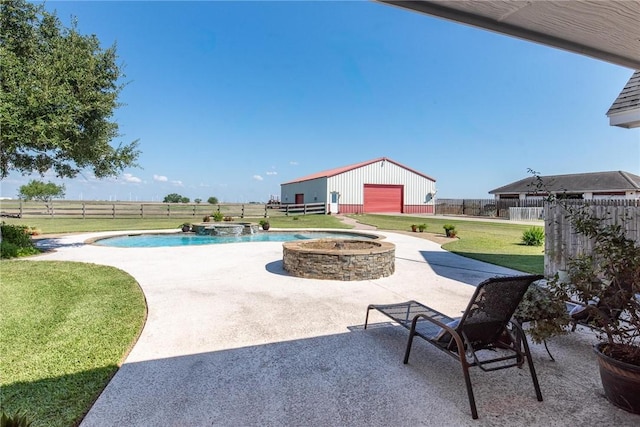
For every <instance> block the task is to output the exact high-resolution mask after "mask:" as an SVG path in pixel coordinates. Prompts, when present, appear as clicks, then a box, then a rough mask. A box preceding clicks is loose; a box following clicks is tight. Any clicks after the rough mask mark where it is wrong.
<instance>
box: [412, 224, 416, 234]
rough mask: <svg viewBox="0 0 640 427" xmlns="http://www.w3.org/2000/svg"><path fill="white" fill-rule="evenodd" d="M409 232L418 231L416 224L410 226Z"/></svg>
mask: <svg viewBox="0 0 640 427" xmlns="http://www.w3.org/2000/svg"><path fill="white" fill-rule="evenodd" d="M411 231H413V232H414V233H415V232H416V231H418V224H411Z"/></svg>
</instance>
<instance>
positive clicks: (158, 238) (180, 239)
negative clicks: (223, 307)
mask: <svg viewBox="0 0 640 427" xmlns="http://www.w3.org/2000/svg"><path fill="white" fill-rule="evenodd" d="M326 238H340V239H363V238H364V239H372V238H374V239H375V238H377V236H373V235H370V234H357V233H340V232H321V231H295V232H291V231H289V232H287V231H270V232H268V233H256V234H242V235H238V236H228V235H227V236H198V235H195V234H192V233H176V234H135V235H126V236H116V237H107V238H104V239H100V240H96V241H95V242H94V244H95V245H99V246H109V247H116V248H157V247H163V246H197V245H213V244H219V243H239V242H290V241H293V240H308V239H326Z"/></svg>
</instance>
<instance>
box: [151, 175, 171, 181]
mask: <svg viewBox="0 0 640 427" xmlns="http://www.w3.org/2000/svg"><path fill="white" fill-rule="evenodd" d="M153 180H154V181H158V182H167V181H169V178H167V177H166V176H164V175H153Z"/></svg>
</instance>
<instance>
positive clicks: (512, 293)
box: [364, 275, 543, 419]
mask: <svg viewBox="0 0 640 427" xmlns="http://www.w3.org/2000/svg"><path fill="white" fill-rule="evenodd" d="M542 278H543V276H539V275H526V276H514V277H499V278H492V279H488V280H485V281H484V282H482V283H480V284H479V285H478V287H477V288H476V291H475V293H474V294H473V297H472V298H471V301H470V302H469V305H468V306H467V309H466V310H465V311H464V313H463V314H462V317H461V318H459V319H453V318H450V317H447V316H445V315H444V314H442V313H440V312H438V311H436V310H434V309H432V308H430V307H427V306H426V305H423V304H421V303H419V302H417V301H407V302H403V303H398V304H384V305H382V304H380V305H379V304H371V305H369V306H368V308H367V316H366V319H365V324H364V328H365V329H366V328H367V323H368V321H369V312H370V311H371V310H372V309H375V310H378V311H379V312H381V313H383V314H385V315H386V316H388V317H390V318H391V319H393V320H394V321H395V322H397V323H398V324H400V325H401V326H403V327H405V328H406V329H408V330H409V339H408V341H407V347H406V350H405V355H404V363H405V364H406V363H408V362H409V354H410V352H411V346H412V344H413V338H414V337H415V336H419V337H420V338H423V339H425V340H426V341H427V342H428V343H430V344H433V345H434V346H435V347H436V348H438V349H440V350H442V351H443V352H444V353H445V354H447V355H449V356H451V357H453V358H454V359H456V360H458V361H459V362H460V365H461V367H462V373H463V375H464V380H465V383H466V386H467V395H468V397H469V405H470V407H471V416H472V417H473V419H477V418H478V411H477V409H476V403H475V398H474V395H473V388H472V386H471V378H470V376H469V367H471V366H478V367H479V368H480V369H482V370H483V371H487V372H488V371H495V370H498V369H506V368H511V367H521V366H522V365H523V363H524V359H526V360H527V363H528V367H529V372H530V374H531V379H532V380H533V386H534V388H535V392H536V397H537V399H538V401H542V393H541V391H540V386H539V384H538V378H537V376H536V372H535V368H534V366H533V361H532V360H531V353H530V351H529V345H528V343H527V339H526V336H525V335H524V332H523V330H522V328H521V326H520V324H519V323H518V322H516V321H512V319H511V317H512V316H513V313H514V311H515V310H516V307H517V306H518V304H519V303H520V300H521V299H522V297H523V296H524V293H525V292H526V291H527V288H528V287H529V285H530V284H531V283H533V282H535V281H537V280H540V279H542ZM485 350H486V351H485Z"/></svg>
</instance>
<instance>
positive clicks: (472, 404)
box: [460, 353, 478, 420]
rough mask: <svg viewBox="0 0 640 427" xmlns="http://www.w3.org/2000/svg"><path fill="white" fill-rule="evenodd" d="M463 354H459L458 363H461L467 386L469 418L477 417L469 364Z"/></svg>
mask: <svg viewBox="0 0 640 427" xmlns="http://www.w3.org/2000/svg"><path fill="white" fill-rule="evenodd" d="M465 357H466V356H465V354H464V353H462V355H461V356H460V364H461V365H462V374H463V375H464V382H465V384H466V386H467V396H468V397H469V406H470V407H471V418H473V419H474V420H477V419H478V409H477V408H476V399H475V397H474V396H473V388H472V387H471V377H470V376H469V365H468V364H467V362H466V360H465Z"/></svg>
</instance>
